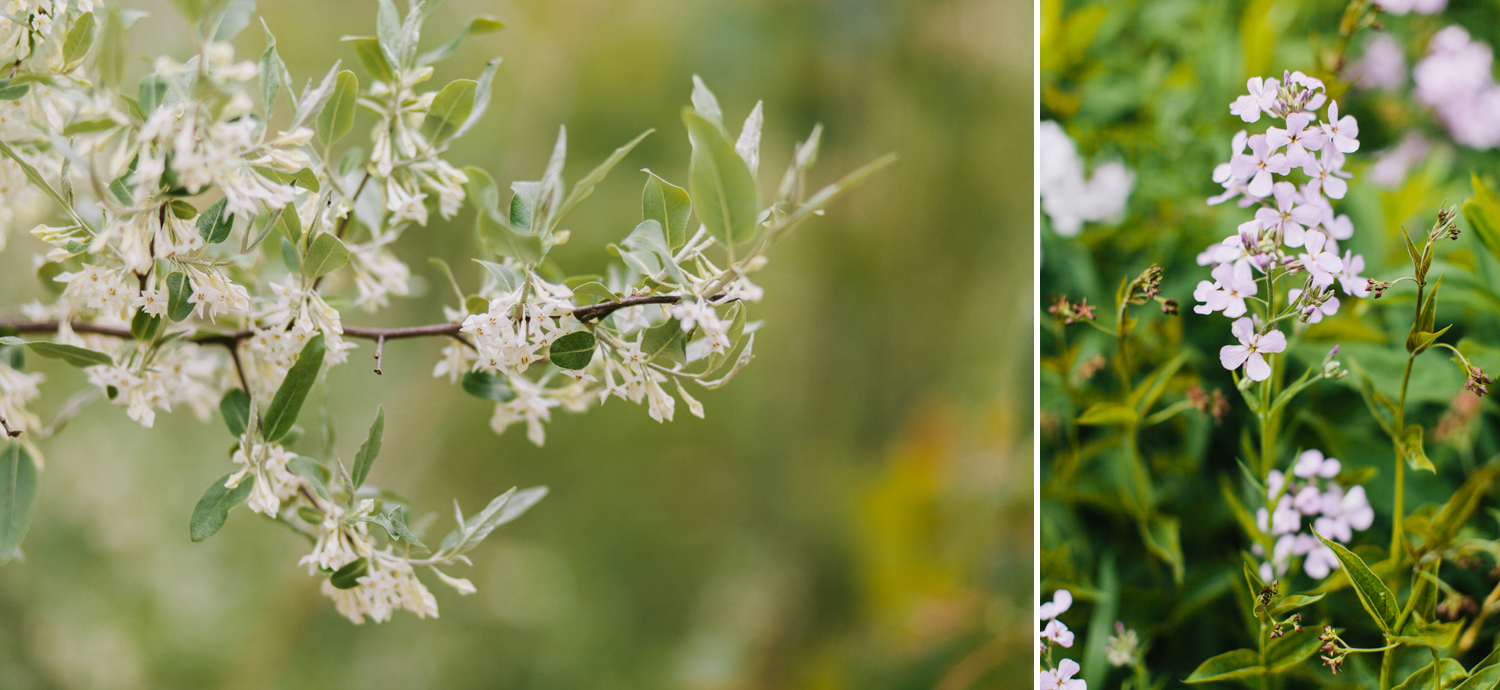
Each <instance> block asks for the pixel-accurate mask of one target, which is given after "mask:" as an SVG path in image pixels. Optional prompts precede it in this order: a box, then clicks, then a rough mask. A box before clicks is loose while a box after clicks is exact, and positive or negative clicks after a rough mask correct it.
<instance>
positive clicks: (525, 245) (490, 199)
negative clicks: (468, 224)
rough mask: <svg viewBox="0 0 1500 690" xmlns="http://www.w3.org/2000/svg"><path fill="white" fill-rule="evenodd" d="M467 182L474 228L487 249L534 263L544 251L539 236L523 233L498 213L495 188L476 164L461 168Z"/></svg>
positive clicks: (492, 182)
mask: <svg viewBox="0 0 1500 690" xmlns="http://www.w3.org/2000/svg"><path fill="white" fill-rule="evenodd" d="M464 174H465V175H467V176H468V178H469V182H468V184H467V185H466V188H467V190H468V192H469V198H470V200H471V201H472V202H473V203H474V205H475V209H476V211H477V213H475V214H474V219H475V221H474V222H475V231H476V232H477V233H478V234H479V239H480V241H481V242H483V243H484V246H485V247H486V248H487V249H489V250H490V251H491V252H494V253H495V254H498V255H500V256H508V257H511V258H513V259H515V260H517V261H520V262H521V263H523V264H527V265H535V264H536V263H537V262H539V261H541V260H542V257H543V256H544V255H545V254H546V252H545V251H544V249H543V247H542V240H541V238H540V237H535V236H525V235H521V234H519V233H517V232H516V231H514V230H512V229H511V227H510V225H508V224H507V223H506V222H505V220H504V219H503V218H502V217H501V215H500V209H499V192H498V191H497V190H496V188H495V181H494V180H493V179H491V178H490V176H489V173H486V172H485V171H483V170H480V169H479V168H473V167H469V168H464Z"/></svg>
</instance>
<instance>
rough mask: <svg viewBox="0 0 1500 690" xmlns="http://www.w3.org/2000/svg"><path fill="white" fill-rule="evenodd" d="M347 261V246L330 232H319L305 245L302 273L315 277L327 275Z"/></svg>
mask: <svg viewBox="0 0 1500 690" xmlns="http://www.w3.org/2000/svg"><path fill="white" fill-rule="evenodd" d="M347 263H349V247H347V246H345V245H344V242H343V240H340V239H339V238H338V237H335V236H334V234H333V233H331V232H320V233H318V236H317V237H315V238H313V240H312V242H311V243H310V244H309V245H308V247H307V257H306V258H305V259H303V260H302V275H304V276H307V277H308V278H317V277H319V276H323V275H327V274H329V273H332V272H334V271H337V270H338V269H340V268H343V267H344V264H347Z"/></svg>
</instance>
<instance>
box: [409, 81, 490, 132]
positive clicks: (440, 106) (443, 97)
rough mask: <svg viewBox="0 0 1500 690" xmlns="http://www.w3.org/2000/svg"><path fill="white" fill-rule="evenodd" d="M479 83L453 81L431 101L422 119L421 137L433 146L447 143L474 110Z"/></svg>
mask: <svg viewBox="0 0 1500 690" xmlns="http://www.w3.org/2000/svg"><path fill="white" fill-rule="evenodd" d="M478 87H479V83H478V82H476V81H474V80H472V79H455V80H453V81H452V82H450V83H449V84H448V85H447V86H444V87H443V90H442V91H439V92H438V94H437V96H435V97H434V98H433V99H432V107H431V108H429V109H428V110H427V116H426V117H424V118H423V119H422V135H423V136H425V137H427V139H428V140H429V141H431V142H433V143H434V144H440V143H442V142H444V141H447V140H448V139H449V138H451V137H452V136H453V135H454V134H456V133H457V132H458V128H459V127H461V126H463V123H464V122H467V121H468V119H469V114H470V113H472V112H473V110H474V100H475V92H476V90H477V89H478Z"/></svg>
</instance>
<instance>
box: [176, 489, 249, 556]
mask: <svg viewBox="0 0 1500 690" xmlns="http://www.w3.org/2000/svg"><path fill="white" fill-rule="evenodd" d="M232 476H234V473H233V472H230V473H229V474H226V475H224V476H222V477H219V478H218V479H216V480H214V483H213V484H211V485H209V487H208V490H207V491H204V492H203V496H202V497H201V498H199V499H198V504H197V505H196V506H193V517H192V518H191V519H190V520H189V521H188V538H189V539H192V540H193V541H195V542H200V541H203V540H204V539H207V538H209V537H211V536H213V534H214V532H217V531H219V528H220V527H223V526H224V521H225V520H228V519H229V509H230V508H233V507H235V506H237V505H239V504H241V503H244V502H245V499H247V498H249V497H250V490H251V489H253V488H255V477H253V476H252V477H244V478H242V479H241V480H240V483H239V484H237V485H235V487H234V488H233V489H230V488H226V487H225V486H224V483H225V482H227V481H229V478H230V477H232Z"/></svg>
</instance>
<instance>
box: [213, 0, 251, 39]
mask: <svg viewBox="0 0 1500 690" xmlns="http://www.w3.org/2000/svg"><path fill="white" fill-rule="evenodd" d="M253 16H255V0H229V1H228V2H226V3H224V8H223V10H221V11H220V12H219V18H218V21H217V22H216V26H215V28H214V40H215V41H228V40H229V39H231V38H234V37H235V36H238V35H239V33H240V32H241V31H244V30H245V27H247V26H249V25H250V18H251V17H253Z"/></svg>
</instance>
